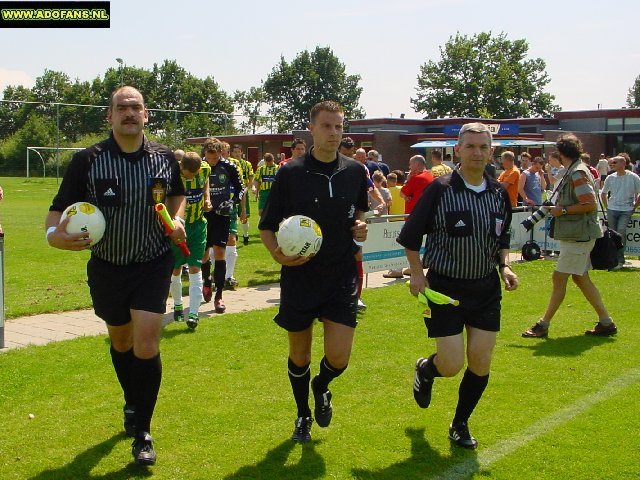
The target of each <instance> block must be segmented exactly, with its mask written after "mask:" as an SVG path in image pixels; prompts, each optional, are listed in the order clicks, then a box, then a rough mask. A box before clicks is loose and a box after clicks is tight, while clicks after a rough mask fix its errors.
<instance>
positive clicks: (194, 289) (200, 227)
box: [171, 152, 211, 330]
mask: <svg viewBox="0 0 640 480" xmlns="http://www.w3.org/2000/svg"><path fill="white" fill-rule="evenodd" d="M210 173H211V167H210V166H209V164H208V163H207V162H205V161H203V160H202V159H201V158H200V155H198V154H197V153H196V152H187V153H186V154H185V155H184V158H183V159H182V163H181V164H180V177H181V178H182V184H183V185H184V190H185V195H186V197H187V206H186V208H185V214H184V221H185V225H184V226H185V230H186V232H187V246H188V247H189V251H190V255H189V257H185V256H184V254H183V253H182V251H181V250H180V249H179V248H178V247H177V246H176V245H172V246H171V250H173V256H174V258H175V261H174V264H173V274H172V275H171V296H172V297H173V303H174V307H173V319H174V320H175V321H176V322H181V321H183V320H184V311H183V308H182V280H181V275H180V273H181V269H182V265H184V264H185V263H187V264H188V265H189V317H188V318H187V327H189V328H191V329H192V330H193V329H195V328H196V327H197V326H198V320H199V316H198V310H199V308H200V302H201V301H202V274H201V273H200V270H201V269H202V257H204V251H205V248H206V244H207V219H206V218H204V212H208V211H210V210H211V199H210V198H209V174H210Z"/></svg>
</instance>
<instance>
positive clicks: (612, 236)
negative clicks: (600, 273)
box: [590, 227, 622, 270]
mask: <svg viewBox="0 0 640 480" xmlns="http://www.w3.org/2000/svg"><path fill="white" fill-rule="evenodd" d="M621 248H622V235H620V234H619V233H618V232H616V231H615V230H611V229H610V228H609V227H607V229H606V230H605V231H604V232H603V234H602V237H600V238H598V239H597V240H596V243H595V245H594V246H593V249H592V250H591V254H590V255H591V266H592V267H593V269H594V270H610V269H612V268H613V267H615V266H616V265H618V250H620V249H621Z"/></svg>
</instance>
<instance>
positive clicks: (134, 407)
mask: <svg viewBox="0 0 640 480" xmlns="http://www.w3.org/2000/svg"><path fill="white" fill-rule="evenodd" d="M148 118H149V114H148V111H147V109H146V107H145V104H144V99H143V97H142V94H141V93H140V92H139V91H138V90H136V89H135V88H133V87H128V86H125V87H120V88H118V89H117V90H115V91H114V92H113V93H112V95H111V100H110V102H109V109H108V110H107V120H108V122H109V124H110V125H111V128H112V130H111V135H110V136H109V138H108V139H106V140H103V141H102V142H100V143H98V144H96V145H93V146H92V147H89V148H87V149H86V150H82V151H81V152H78V153H76V154H75V155H74V156H73V158H72V160H71V163H70V164H69V167H68V169H67V171H66V173H65V175H64V178H63V180H62V183H61V185H60V189H59V191H58V194H57V195H56V196H55V198H54V199H53V203H52V205H51V207H50V208H49V215H48V216H47V219H46V227H47V241H48V242H49V245H51V246H52V247H55V248H60V249H62V250H84V249H87V248H89V242H90V240H88V239H86V238H85V237H84V235H83V234H82V233H78V234H68V233H66V230H65V227H66V223H67V221H66V220H65V221H64V222H62V223H59V221H60V217H61V215H62V212H63V211H64V209H65V208H66V207H67V206H69V205H70V204H72V203H75V202H79V201H87V202H89V203H92V204H94V205H97V206H98V207H99V208H100V210H101V211H102V213H103V214H104V217H105V219H106V221H107V227H106V231H105V234H104V237H103V238H102V240H101V241H100V242H98V243H97V244H96V245H94V246H93V247H91V258H90V259H89V262H88V264H87V276H88V279H89V290H90V292H91V299H92V301H93V308H94V310H95V313H96V315H97V316H98V317H100V318H102V319H103V320H104V321H105V322H106V324H107V330H108V332H109V339H110V340H111V359H112V361H113V366H114V368H115V371H116V375H117V377H118V380H119V382H120V385H121V386H122V390H123V392H124V400H125V406H124V415H125V417H124V428H125V431H126V433H127V435H129V436H133V437H134V441H133V445H132V454H133V457H134V461H135V462H136V463H138V464H142V465H153V464H154V463H155V462H156V453H155V450H154V449H153V438H152V437H151V435H150V432H151V416H152V415H153V410H154V408H155V404H156V400H157V398H158V392H159V390H160V381H161V377H162V364H161V362H160V348H159V347H160V334H161V331H162V317H163V314H164V313H165V309H166V298H167V295H168V292H169V284H170V281H171V270H172V267H173V255H172V253H171V251H170V247H169V241H173V242H176V243H179V242H180V241H183V240H184V239H185V238H186V237H185V230H184V222H183V221H182V215H184V213H183V212H184V208H185V197H184V187H183V185H182V181H181V180H180V169H179V166H178V163H177V162H176V160H175V158H174V155H173V153H172V152H171V150H169V149H168V148H167V147H165V146H164V145H160V144H158V143H155V142H151V141H149V140H148V139H147V138H146V137H145V136H144V133H143V129H144V125H145V123H146V122H147V120H148ZM159 202H163V203H166V205H167V208H168V209H169V212H170V213H171V214H172V215H174V216H176V217H175V222H174V223H175V225H176V229H175V230H174V232H173V233H172V234H171V235H170V237H171V238H170V240H169V239H167V237H166V236H165V234H164V232H163V229H162V226H161V225H160V222H159V221H158V219H157V216H156V213H155V211H154V205H155V204H156V203H159Z"/></svg>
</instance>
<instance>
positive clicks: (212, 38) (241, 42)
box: [0, 0, 640, 118]
mask: <svg viewBox="0 0 640 480" xmlns="http://www.w3.org/2000/svg"><path fill="white" fill-rule="evenodd" d="M639 13H640V3H638V2H637V0H615V1H610V2H601V1H593V0H585V1H574V0H568V1H549V0H538V1H537V2H521V1H518V0H510V1H503V0H494V1H490V2H478V1H468V0H367V1H364V0H346V1H345V0H342V1H338V0H325V1H323V2H299V1H298V2H295V1H291V0H283V1H272V2H264V1H253V0H249V1H246V0H245V1H231V2H205V1H201V0H180V1H171V2H169V1H165V0H156V1H149V0H138V1H125V0H111V28H110V29H95V30H89V29H81V30H71V29H69V30H63V29H41V30H40V29H28V30H17V29H5V30H0V45H2V56H1V57H0V89H3V88H4V87H5V86H6V85H7V84H18V83H19V84H24V85H26V86H32V85H33V82H34V80H35V78H36V77H38V76H40V75H41V74H42V73H43V72H44V70H45V68H46V69H50V70H60V71H64V72H65V73H67V74H68V75H69V76H70V77H71V78H79V79H81V80H90V79H93V78H95V77H96V76H98V75H102V74H103V72H104V71H105V70H106V68H108V67H114V68H116V67H117V66H118V64H117V62H116V60H115V59H116V58H117V57H120V58H122V59H123V60H124V62H125V63H126V64H127V65H135V66H139V67H144V68H150V67H151V66H152V65H153V64H154V63H161V62H162V61H163V60H165V59H175V60H177V62H178V63H179V64H180V65H181V66H183V67H184V68H186V69H187V70H188V71H190V72H191V73H193V74H194V75H197V76H199V77H205V76H207V75H211V76H213V77H214V78H215V80H216V81H217V82H218V84H219V85H220V86H221V87H222V89H223V90H225V91H226V92H228V93H232V92H233V91H234V90H236V89H241V90H245V89H248V88H249V87H251V86H257V85H259V84H260V81H261V80H262V79H264V78H266V77H267V75H268V74H269V72H270V71H271V69H272V68H273V66H274V65H275V64H276V63H277V62H278V61H279V58H280V56H281V55H284V57H285V58H286V59H287V60H291V59H293V58H294V57H295V56H296V54H297V53H299V52H300V51H302V50H305V49H308V50H313V49H314V48H315V47H316V46H317V45H320V46H329V47H331V48H332V49H333V51H334V53H335V54H336V55H337V56H338V58H339V59H340V60H341V61H342V62H343V63H344V64H345V65H346V67H347V72H348V73H350V74H359V75H361V77H362V80H361V85H362V87H363V88H364V91H363V93H362V96H361V98H360V103H361V105H362V106H363V107H364V109H365V111H366V112H367V115H368V116H370V117H381V116H389V115H393V116H399V115H400V114H401V113H405V114H406V116H407V117H409V118H418V117H420V115H419V114H417V113H416V112H414V111H413V109H412V108H411V105H410V102H409V98H410V97H411V96H413V95H414V92H415V90H414V89H415V86H416V83H417V82H416V77H417V75H418V72H419V66H420V65H421V64H422V63H424V62H426V61H428V60H437V59H438V58H439V50H438V47H439V46H441V45H444V43H445V42H446V41H447V40H448V38H449V37H450V36H451V35H454V34H455V33H456V32H457V31H459V32H460V33H461V34H465V35H473V34H475V33H479V32H482V31H492V32H494V33H500V32H505V33H506V34H507V35H508V38H509V39H510V40H514V39H517V38H524V39H526V40H527V41H528V43H529V47H530V50H529V54H530V56H531V57H540V58H542V59H543V60H545V62H546V64H547V72H548V73H549V75H550V77H551V79H552V81H551V83H550V84H549V86H548V88H547V90H548V91H549V92H550V93H552V94H554V95H555V96H556V103H558V104H559V105H560V106H561V107H562V108H563V109H564V110H587V109H595V108H597V107H598V104H600V105H601V107H602V108H619V107H622V106H624V105H625V104H626V95H627V91H628V89H629V88H630V87H631V86H632V84H633V82H634V80H635V78H636V77H637V76H638V75H640V40H638V34H637V24H636V22H637V19H638V14H639ZM143 93H144V92H143Z"/></svg>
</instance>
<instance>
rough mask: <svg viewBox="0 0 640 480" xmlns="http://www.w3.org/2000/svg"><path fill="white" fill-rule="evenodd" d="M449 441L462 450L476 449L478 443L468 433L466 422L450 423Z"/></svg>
mask: <svg viewBox="0 0 640 480" xmlns="http://www.w3.org/2000/svg"><path fill="white" fill-rule="evenodd" d="M449 439H450V440H451V441H453V442H455V444H456V445H458V446H459V447H462V448H476V447H477V446H478V441H477V440H476V439H475V438H473V437H472V436H471V434H470V433H469V427H468V426H467V422H460V423H452V424H451V426H450V427H449Z"/></svg>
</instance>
